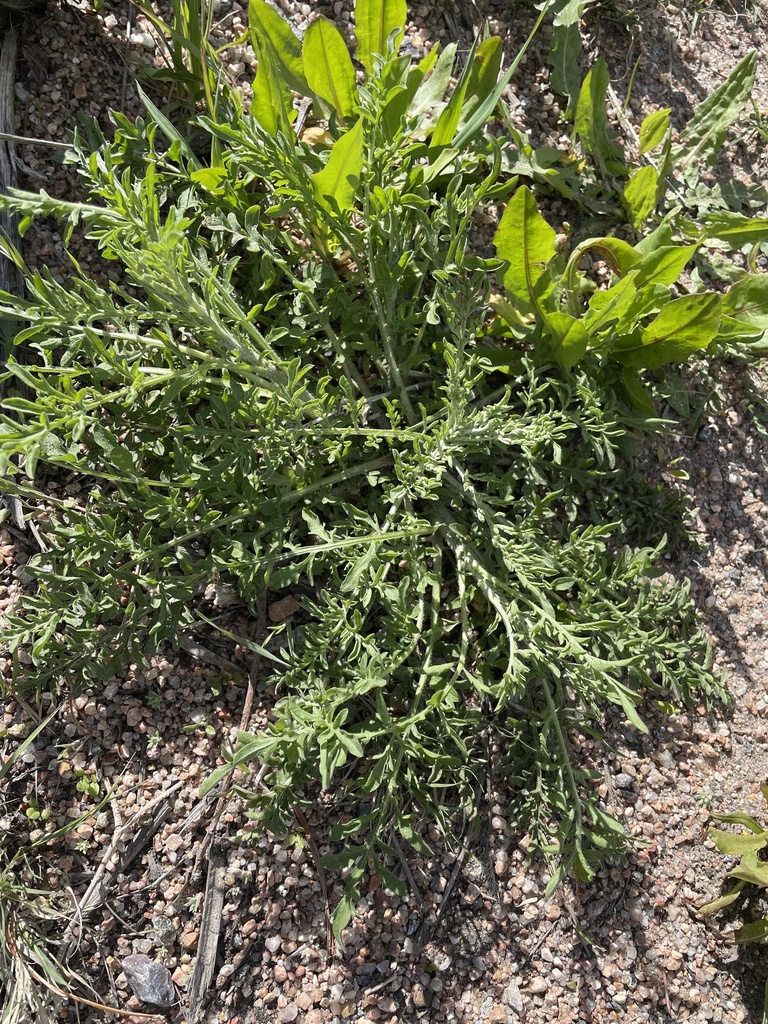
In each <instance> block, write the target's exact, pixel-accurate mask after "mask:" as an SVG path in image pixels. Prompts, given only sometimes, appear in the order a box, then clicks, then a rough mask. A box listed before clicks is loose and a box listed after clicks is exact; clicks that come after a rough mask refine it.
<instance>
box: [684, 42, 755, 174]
mask: <svg viewBox="0 0 768 1024" xmlns="http://www.w3.org/2000/svg"><path fill="white" fill-rule="evenodd" d="M756 70H757V51H756V50H750V52H749V53H748V54H747V56H746V57H744V58H743V60H741V61H740V62H739V63H738V64H737V65H736V67H735V68H734V69H733V71H732V72H731V74H730V75H729V76H728V78H727V79H726V80H725V81H724V82H723V84H722V85H720V86H718V87H717V89H715V91H714V92H713V93H712V95H711V96H708V97H707V98H706V99H705V100H704V101H703V102H702V103H700V104H699V106H698V107H697V108H696V113H695V114H694V115H693V117H692V118H691V120H690V121H689V122H688V124H687V126H686V127H685V129H684V131H683V133H682V134H681V136H680V144H679V145H678V146H674V147H673V149H672V159H673V161H674V165H675V167H676V169H678V170H679V171H680V172H681V173H682V174H683V177H684V178H685V179H686V181H688V183H689V184H694V183H695V181H696V179H697V177H698V170H697V165H698V164H699V163H700V162H701V161H705V162H706V163H707V164H711V163H713V162H714V159H715V156H716V155H717V151H718V150H719V149H720V147H721V146H722V144H723V142H724V141H725V136H726V134H727V132H728V129H729V127H730V126H731V125H732V124H733V123H734V122H735V121H736V119H737V118H738V116H739V114H740V112H741V109H742V107H743V106H744V104H745V103H746V102H747V100H748V99H749V97H750V96H751V94H752V89H753V88H754V84H755V73H756Z"/></svg>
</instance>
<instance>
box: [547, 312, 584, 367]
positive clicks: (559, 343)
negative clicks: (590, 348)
mask: <svg viewBox="0 0 768 1024" xmlns="http://www.w3.org/2000/svg"><path fill="white" fill-rule="evenodd" d="M546 321H547V327H549V330H550V332H551V340H550V352H551V354H552V356H553V357H554V359H555V360H556V361H557V363H558V364H559V365H560V366H561V367H562V368H563V369H564V370H571V369H573V367H574V366H575V365H576V363H578V361H579V360H580V359H581V357H582V356H583V355H584V353H585V352H586V351H587V343H588V341H589V336H588V335H587V329H586V327H585V326H584V324H583V323H582V322H581V321H580V320H577V319H576V317H573V316H569V315H568V314H567V313H548V314H547V317H546Z"/></svg>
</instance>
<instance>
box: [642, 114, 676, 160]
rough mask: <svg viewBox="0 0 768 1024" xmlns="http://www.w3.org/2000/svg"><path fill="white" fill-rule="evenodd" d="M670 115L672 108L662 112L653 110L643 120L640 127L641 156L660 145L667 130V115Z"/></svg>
mask: <svg viewBox="0 0 768 1024" xmlns="http://www.w3.org/2000/svg"><path fill="white" fill-rule="evenodd" d="M671 113H672V108H671V107H665V109H664V110H655V111H654V112H653V113H652V114H649V115H648V117H646V118H645V120H644V121H643V123H642V124H641V125H640V153H641V154H644V153H650V152H651V150H652V149H656V147H657V146H658V145H660V144H661V142H662V140H663V139H664V136H665V135H666V134H667V131H668V130H669V115H670V114H671Z"/></svg>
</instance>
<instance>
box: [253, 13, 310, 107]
mask: <svg viewBox="0 0 768 1024" xmlns="http://www.w3.org/2000/svg"><path fill="white" fill-rule="evenodd" d="M248 31H249V33H250V37H251V45H252V46H253V49H254V52H255V53H256V56H257V57H258V59H259V62H261V60H262V57H263V56H264V54H265V53H266V52H267V51H270V53H271V55H272V58H273V61H274V68H275V71H276V72H278V73H279V74H280V75H281V77H282V81H283V83H284V85H286V86H287V87H288V88H289V89H293V91H294V92H298V93H301V94H302V95H303V96H307V95H308V94H309V91H310V90H309V86H308V85H307V79H306V77H305V74H304V62H303V60H302V57H301V42H300V40H299V39H298V38H297V37H296V36H295V35H294V33H293V30H292V29H291V26H290V25H289V24H288V22H287V21H286V20H285V19H284V18H282V17H281V16H280V15H279V14H278V13H277V11H276V10H275V9H274V7H270V5H269V4H268V3H267V2H266V0H249V3H248Z"/></svg>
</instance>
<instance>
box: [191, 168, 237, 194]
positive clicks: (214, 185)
mask: <svg viewBox="0 0 768 1024" xmlns="http://www.w3.org/2000/svg"><path fill="white" fill-rule="evenodd" d="M228 177H229V172H228V171H227V169H226V167H201V168H200V170H199V171H192V173H191V174H190V178H191V179H192V181H194V182H196V183H197V184H198V185H202V187H203V188H204V189H206V191H208V192H215V191H216V189H218V188H219V186H220V185H221V183H222V181H226V179H227V178H228Z"/></svg>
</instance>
